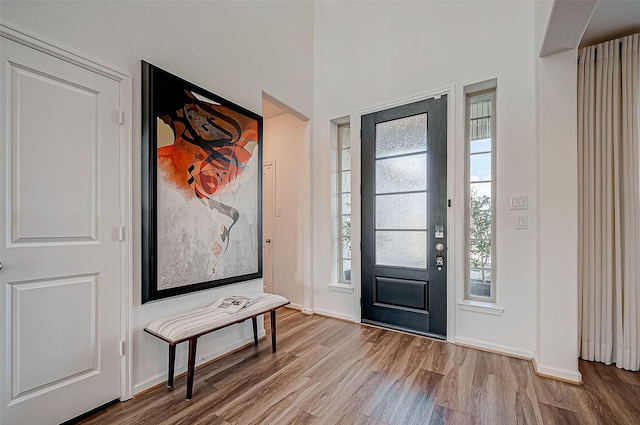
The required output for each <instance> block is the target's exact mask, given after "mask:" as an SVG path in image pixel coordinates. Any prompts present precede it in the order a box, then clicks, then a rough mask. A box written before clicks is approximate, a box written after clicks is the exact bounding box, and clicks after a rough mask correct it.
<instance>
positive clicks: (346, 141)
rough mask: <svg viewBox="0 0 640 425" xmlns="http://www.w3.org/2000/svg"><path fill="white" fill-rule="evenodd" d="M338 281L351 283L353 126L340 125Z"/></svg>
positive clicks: (338, 152)
mask: <svg viewBox="0 0 640 425" xmlns="http://www.w3.org/2000/svg"><path fill="white" fill-rule="evenodd" d="M337 155H338V158H337V164H338V167H337V171H338V176H337V177H338V178H337V179H336V180H337V183H338V187H337V194H338V199H337V205H338V273H339V276H338V281H339V282H340V283H347V284H349V283H351V128H350V126H349V124H340V125H338V149H337Z"/></svg>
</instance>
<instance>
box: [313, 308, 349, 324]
mask: <svg viewBox="0 0 640 425" xmlns="http://www.w3.org/2000/svg"><path fill="white" fill-rule="evenodd" d="M314 313H315V314H317V315H318V316H324V317H330V318H332V319H340V320H344V321H345V322H351V323H354V322H355V321H356V319H355V317H353V316H352V315H349V314H342V313H336V312H335V311H328V310H318V309H315V310H314Z"/></svg>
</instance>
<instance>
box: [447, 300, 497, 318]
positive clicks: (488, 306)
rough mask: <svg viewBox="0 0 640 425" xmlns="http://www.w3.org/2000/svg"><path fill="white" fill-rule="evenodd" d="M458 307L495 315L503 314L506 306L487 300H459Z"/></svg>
mask: <svg viewBox="0 0 640 425" xmlns="http://www.w3.org/2000/svg"><path fill="white" fill-rule="evenodd" d="M458 308H459V309H460V310H466V311H473V312H476V313H484V314H491V315H493V316H502V313H504V307H502V306H500V305H498V304H496V303H491V302H485V301H475V300H461V301H458Z"/></svg>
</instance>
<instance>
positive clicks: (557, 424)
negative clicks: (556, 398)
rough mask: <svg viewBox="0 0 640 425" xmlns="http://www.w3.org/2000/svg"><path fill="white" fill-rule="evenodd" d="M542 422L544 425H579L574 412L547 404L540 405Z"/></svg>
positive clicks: (578, 419)
mask: <svg viewBox="0 0 640 425" xmlns="http://www.w3.org/2000/svg"><path fill="white" fill-rule="evenodd" d="M540 412H541V413H542V421H543V422H544V424H545V425H581V422H580V418H579V417H578V415H577V414H576V412H574V411H572V410H567V409H563V408H561V407H556V406H553V405H551V404H547V403H540Z"/></svg>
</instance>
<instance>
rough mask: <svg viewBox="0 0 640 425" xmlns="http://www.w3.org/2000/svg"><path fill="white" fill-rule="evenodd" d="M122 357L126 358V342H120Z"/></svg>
mask: <svg viewBox="0 0 640 425" xmlns="http://www.w3.org/2000/svg"><path fill="white" fill-rule="evenodd" d="M119 345H120V355H121V356H124V354H125V342H124V341H120V344H119Z"/></svg>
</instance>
